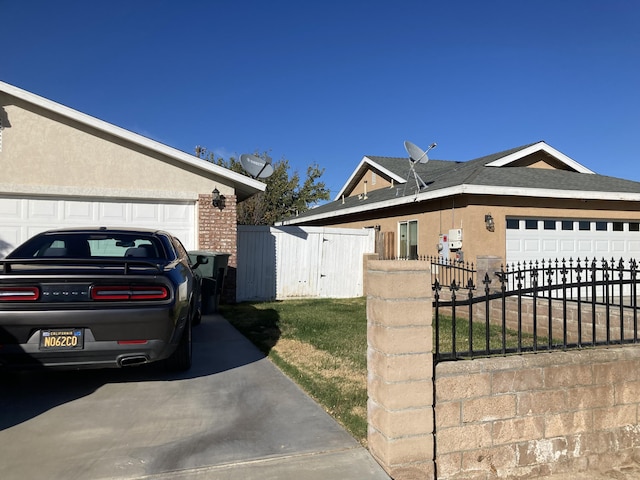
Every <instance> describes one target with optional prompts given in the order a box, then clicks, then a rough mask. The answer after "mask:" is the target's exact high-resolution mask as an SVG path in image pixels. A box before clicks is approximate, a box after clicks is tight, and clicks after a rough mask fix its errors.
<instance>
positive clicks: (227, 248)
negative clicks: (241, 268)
mask: <svg viewBox="0 0 640 480" xmlns="http://www.w3.org/2000/svg"><path fill="white" fill-rule="evenodd" d="M211 197H212V196H211V194H201V195H200V196H199V197H198V249H199V250H210V251H214V252H223V253H229V254H230V256H229V267H228V269H227V278H226V280H225V285H224V292H223V295H222V298H223V299H224V300H226V301H235V286H236V267H237V265H238V263H237V262H238V258H237V254H238V234H237V231H238V227H237V218H236V196H235V195H228V196H225V199H224V201H225V205H224V208H222V209H221V208H217V207H214V206H213V205H212V204H211Z"/></svg>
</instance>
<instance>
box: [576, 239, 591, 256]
mask: <svg viewBox="0 0 640 480" xmlns="http://www.w3.org/2000/svg"><path fill="white" fill-rule="evenodd" d="M576 243H577V245H578V252H580V253H588V254H589V253H591V252H593V250H594V249H593V242H592V241H591V240H579V241H578V242H576Z"/></svg>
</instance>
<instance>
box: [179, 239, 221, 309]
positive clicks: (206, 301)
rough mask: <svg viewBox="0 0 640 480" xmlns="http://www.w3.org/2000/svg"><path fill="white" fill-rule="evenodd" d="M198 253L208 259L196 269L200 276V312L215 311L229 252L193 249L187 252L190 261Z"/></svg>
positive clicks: (192, 260) (218, 301) (194, 260)
mask: <svg viewBox="0 0 640 480" xmlns="http://www.w3.org/2000/svg"><path fill="white" fill-rule="evenodd" d="M198 255H202V256H204V257H205V258H207V259H208V260H209V262H208V263H205V264H204V265H200V266H199V267H198V268H197V270H196V271H197V272H198V273H199V274H200V276H201V277H202V313H203V314H207V313H212V312H217V311H218V305H219V303H220V295H221V294H222V289H223V287H224V279H225V278H226V276H227V266H228V264H229V257H230V256H231V254H230V253H222V252H210V251H206V250H193V251H191V252H189V258H190V259H191V262H192V263H195V262H196V260H197V258H196V257H197V256H198Z"/></svg>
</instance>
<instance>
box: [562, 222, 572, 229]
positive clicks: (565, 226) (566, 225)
mask: <svg viewBox="0 0 640 480" xmlns="http://www.w3.org/2000/svg"><path fill="white" fill-rule="evenodd" d="M562 230H573V220H563V221H562Z"/></svg>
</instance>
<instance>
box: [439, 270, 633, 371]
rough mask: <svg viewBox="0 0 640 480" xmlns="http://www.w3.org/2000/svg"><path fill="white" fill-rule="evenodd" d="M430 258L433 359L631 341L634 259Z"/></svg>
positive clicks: (452, 358)
mask: <svg viewBox="0 0 640 480" xmlns="http://www.w3.org/2000/svg"><path fill="white" fill-rule="evenodd" d="M494 275H495V278H491V277H490V276H489V275H488V274H487V275H485V276H484V278H483V279H482V280H481V281H480V283H481V285H476V283H477V281H476V278H475V276H476V271H475V270H474V268H473V265H461V264H455V263H453V264H452V263H450V262H441V261H440V260H439V259H433V260H432V278H433V285H432V288H433V293H434V302H433V305H434V315H435V318H434V328H435V346H434V350H435V357H436V361H445V360H457V359H462V358H474V357H483V356H492V355H508V354H513V353H525V352H537V351H550V350H567V349H576V348H587V347H596V346H601V345H621V344H628V343H638V298H637V297H638V265H637V262H636V261H635V260H627V261H624V260H618V261H616V260H614V259H611V260H604V259H602V260H599V261H597V260H583V261H581V260H575V261H574V260H571V259H570V260H554V261H536V262H525V263H518V264H515V265H511V266H508V267H502V268H501V269H500V271H498V272H495V273H494Z"/></svg>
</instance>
